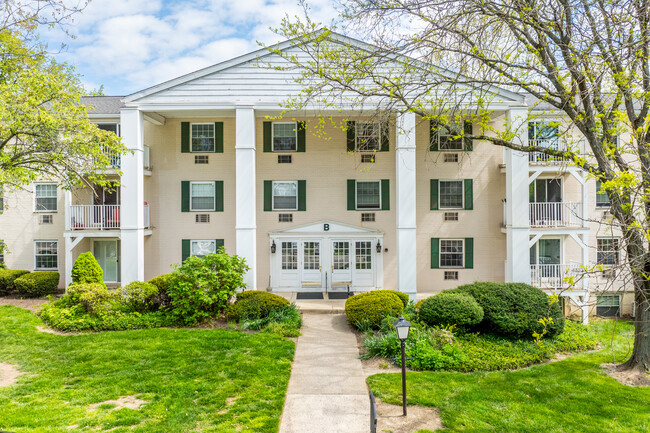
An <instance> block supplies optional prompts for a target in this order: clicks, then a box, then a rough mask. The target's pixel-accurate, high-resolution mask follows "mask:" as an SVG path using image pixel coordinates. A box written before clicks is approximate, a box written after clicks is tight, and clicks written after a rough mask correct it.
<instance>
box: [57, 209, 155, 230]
mask: <svg viewBox="0 0 650 433" xmlns="http://www.w3.org/2000/svg"><path fill="white" fill-rule="evenodd" d="M143 212H144V215H143V216H144V227H145V228H149V225H150V218H149V205H148V204H145V205H144V207H143ZM68 215H69V216H68V218H70V229H71V230H114V229H119V228H120V227H121V225H120V205H114V204H107V205H73V206H70V208H69V214H68Z"/></svg>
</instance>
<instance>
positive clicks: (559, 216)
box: [530, 202, 582, 227]
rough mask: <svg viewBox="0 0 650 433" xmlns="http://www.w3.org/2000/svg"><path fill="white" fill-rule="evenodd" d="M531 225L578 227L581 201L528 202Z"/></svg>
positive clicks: (580, 220)
mask: <svg viewBox="0 0 650 433" xmlns="http://www.w3.org/2000/svg"><path fill="white" fill-rule="evenodd" d="M530 226H531V227H580V226H582V203H574V202H555V203H530Z"/></svg>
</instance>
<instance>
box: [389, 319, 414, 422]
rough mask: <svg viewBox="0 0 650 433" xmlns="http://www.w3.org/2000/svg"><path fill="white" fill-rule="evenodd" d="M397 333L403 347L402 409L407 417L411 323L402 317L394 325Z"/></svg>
mask: <svg viewBox="0 0 650 433" xmlns="http://www.w3.org/2000/svg"><path fill="white" fill-rule="evenodd" d="M393 325H394V326H395V330H396V331H397V338H399V342H400V346H401V347H402V408H403V409H404V416H406V348H405V344H406V339H407V338H409V331H410V330H411V322H409V321H408V320H405V319H404V317H401V316H400V318H399V319H398V320H397V322H395V323H394V324H393Z"/></svg>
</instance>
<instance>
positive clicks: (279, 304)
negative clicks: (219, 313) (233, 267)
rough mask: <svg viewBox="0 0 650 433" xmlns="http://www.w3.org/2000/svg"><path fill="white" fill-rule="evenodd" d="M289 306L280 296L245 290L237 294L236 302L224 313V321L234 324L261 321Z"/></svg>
mask: <svg viewBox="0 0 650 433" xmlns="http://www.w3.org/2000/svg"><path fill="white" fill-rule="evenodd" d="M242 295H243V296H242ZM289 305H291V304H290V303H289V301H288V300H286V299H285V298H283V297H282V296H279V295H275V294H273V293H269V292H265V291H262V290H247V291H245V292H242V293H238V294H237V301H236V302H235V303H234V304H232V305H230V306H229V307H228V310H227V311H226V319H227V320H230V321H236V322H239V321H241V320H242V319H263V318H265V317H268V316H269V314H271V313H272V312H274V311H279V310H281V309H283V308H286V307H288V306H289Z"/></svg>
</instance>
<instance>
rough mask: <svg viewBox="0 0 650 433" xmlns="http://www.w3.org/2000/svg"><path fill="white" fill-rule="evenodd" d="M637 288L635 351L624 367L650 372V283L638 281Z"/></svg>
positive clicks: (635, 298)
mask: <svg viewBox="0 0 650 433" xmlns="http://www.w3.org/2000/svg"><path fill="white" fill-rule="evenodd" d="M635 280H636V278H635ZM635 286H636V287H635V290H634V292H635V293H634V306H635V316H634V350H633V352H632V357H631V358H630V359H628V360H627V362H625V363H624V364H623V365H622V366H623V367H624V368H629V369H632V368H636V367H641V368H643V369H644V370H645V371H650V282H649V281H638V282H636V283H635Z"/></svg>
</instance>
